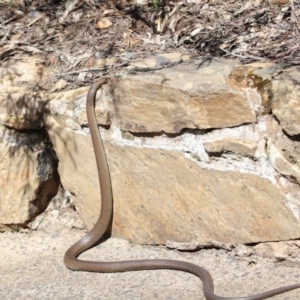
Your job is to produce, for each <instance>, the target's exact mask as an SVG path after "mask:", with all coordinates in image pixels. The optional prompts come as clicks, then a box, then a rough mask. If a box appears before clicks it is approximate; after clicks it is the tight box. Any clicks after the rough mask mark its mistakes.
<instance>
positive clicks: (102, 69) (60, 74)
mask: <svg viewBox="0 0 300 300" xmlns="http://www.w3.org/2000/svg"><path fill="white" fill-rule="evenodd" d="M126 65H128V63H127V62H126V63H122V64H119V65H112V66H105V67H100V68H86V69H81V70H76V71H70V72H65V73H56V74H51V75H49V76H50V77H53V76H64V75H73V74H78V73H82V72H91V71H104V70H106V69H108V68H109V67H111V68H114V67H123V66H126Z"/></svg>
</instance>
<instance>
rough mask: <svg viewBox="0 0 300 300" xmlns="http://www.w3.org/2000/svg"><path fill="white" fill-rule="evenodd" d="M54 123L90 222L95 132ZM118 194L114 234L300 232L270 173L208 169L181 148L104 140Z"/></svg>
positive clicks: (160, 240)
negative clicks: (92, 136) (267, 175)
mask: <svg viewBox="0 0 300 300" xmlns="http://www.w3.org/2000/svg"><path fill="white" fill-rule="evenodd" d="M48 123H49V124H51V123H52V124H51V126H50V128H51V130H50V131H49V134H50V137H51V140H52V141H53V143H54V147H55V151H56V153H57V155H58V157H59V160H60V162H61V163H60V165H59V173H60V176H61V180H62V184H63V186H64V187H65V188H66V189H68V190H70V192H71V193H72V194H73V195H74V201H75V205H76V209H77V210H78V211H79V213H80V215H81V216H82V218H83V220H84V222H85V223H86V224H87V225H88V227H89V228H91V227H92V225H93V224H94V223H95V221H96V219H97V217H98V214H99V205H100V204H99V201H100V199H99V197H100V193H99V190H98V177H97V173H96V164H95V160H94V156H93V149H92V145H91V141H90V137H89V136H88V135H86V134H85V133H83V132H82V131H71V130H67V129H65V128H62V127H60V126H59V125H58V124H57V123H55V120H54V119H53V118H50V119H48ZM105 148H106V153H107V156H108V161H109V166H110V172H111V178H112V185H113V195H114V216H113V225H112V234H113V235H114V236H118V237H122V238H125V239H129V240H132V241H134V242H137V243H156V244H165V243H166V241H167V240H171V241H178V242H190V241H191V240H196V241H197V242H198V243H199V244H206V243H208V241H210V240H217V241H220V242H223V243H225V242H229V243H254V242H259V241H272V240H283V239H292V238H297V237H299V235H300V234H299V232H300V223H299V221H298V220H297V219H296V218H295V217H294V215H293V214H292V212H291V211H290V210H289V209H288V208H287V205H286V203H285V199H284V197H283V196H282V195H281V193H280V192H279V190H278V189H277V188H276V186H274V185H273V184H272V183H271V182H270V181H269V180H266V179H262V178H260V177H259V176H256V175H251V174H241V173H240V172H233V171H228V172H222V171H217V170H205V169H202V168H200V167H199V166H198V165H197V164H196V163H195V162H193V161H191V160H189V159H187V158H186V157H185V156H184V155H183V154H182V153H179V152H175V151H163V150H158V149H149V148H136V147H129V146H124V145H123V146H118V145H115V144H112V143H110V142H105Z"/></svg>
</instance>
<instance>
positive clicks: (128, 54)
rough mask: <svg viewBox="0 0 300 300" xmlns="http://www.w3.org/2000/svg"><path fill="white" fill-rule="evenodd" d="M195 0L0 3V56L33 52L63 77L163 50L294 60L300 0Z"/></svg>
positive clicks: (299, 53)
mask: <svg viewBox="0 0 300 300" xmlns="http://www.w3.org/2000/svg"><path fill="white" fill-rule="evenodd" d="M139 1H141V0H139ZM192 1H193V0H192ZM194 1H195V3H190V2H191V0H184V1H177V2H176V1H171V0H170V1H167V0H151V1H150V2H149V0H148V2H147V3H146V4H144V5H138V4H136V3H132V2H129V1H128V0H120V1H117V0H115V1H114V0H107V1H104V0H66V1H63V0H34V1H30V0H2V1H1V2H0V59H1V62H2V63H3V62H5V60H7V59H8V58H9V57H11V56H18V55H22V54H23V53H29V54H39V55H41V56H44V58H45V64H51V65H54V66H55V67H56V68H57V74H58V76H59V74H63V78H64V79H65V80H66V81H69V82H70V81H73V82H74V76H75V78H76V76H78V74H80V73H82V72H85V73H86V72H88V71H89V72H90V74H89V73H87V74H86V75H85V76H84V78H85V81H86V80H89V79H90V80H92V79H93V74H94V72H98V74H99V71H100V73H101V74H100V75H103V74H108V75H111V74H113V73H115V72H116V71H117V70H118V69H120V68H121V67H123V66H124V65H127V64H128V63H130V61H137V60H140V59H143V58H145V57H149V56H152V55H155V54H159V53H169V52H180V53H182V54H189V55H192V57H199V56H206V57H207V56H211V57H212V56H214V57H226V58H235V59H238V60H240V61H241V62H242V63H250V62H253V61H272V62H279V63H284V64H286V65H297V64H299V62H300V50H299V34H300V0H290V1H289V0H244V1H242V0H240V1H235V0H231V1H221V0H214V1H213V0H194ZM139 3H140V2H139ZM103 20H104V21H105V22H103ZM106 20H109V22H111V23H109V22H108V23H107V22H106ZM100 28H101V29H100ZM112 58H115V61H114V64H108V65H106V64H103V63H101V67H98V66H99V63H97V61H98V60H99V59H101V60H102V61H103V59H107V60H111V59H112ZM61 77H62V76H61ZM57 79H59V78H57ZM81 82H82V83H81V84H85V83H84V81H82V74H81ZM79 84H80V83H79Z"/></svg>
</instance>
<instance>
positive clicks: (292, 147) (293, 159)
mask: <svg viewBox="0 0 300 300" xmlns="http://www.w3.org/2000/svg"><path fill="white" fill-rule="evenodd" d="M267 152H268V158H269V160H270V162H271V163H272V165H273V167H274V168H275V169H276V170H277V171H278V172H280V173H281V174H283V175H285V176H287V177H292V178H291V179H292V180H293V179H295V180H296V181H297V182H298V183H300V143H299V142H296V141H291V140H290V139H289V138H288V137H286V136H285V135H281V136H278V137H277V138H276V140H275V139H270V140H269V141H268V150H267Z"/></svg>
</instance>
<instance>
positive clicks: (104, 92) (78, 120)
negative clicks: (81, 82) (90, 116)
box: [47, 85, 113, 129]
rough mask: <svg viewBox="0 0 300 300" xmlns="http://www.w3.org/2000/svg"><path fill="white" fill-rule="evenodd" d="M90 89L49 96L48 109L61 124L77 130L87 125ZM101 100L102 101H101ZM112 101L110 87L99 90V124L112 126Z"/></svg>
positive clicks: (97, 102) (97, 115)
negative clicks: (87, 104) (87, 98)
mask: <svg viewBox="0 0 300 300" xmlns="http://www.w3.org/2000/svg"><path fill="white" fill-rule="evenodd" d="M88 89H89V87H83V88H79V89H75V90H70V91H66V92H59V93H52V94H49V101H48V105H47V109H49V112H50V113H51V114H52V115H54V116H55V118H56V120H57V121H58V122H60V123H61V124H67V125H68V126H69V127H70V128H73V129H76V128H80V126H84V125H86V124H87V117H86V96H87V92H88ZM100 99H101V101H99V100H100ZM112 110H113V107H112V100H111V96H110V93H109V86H108V85H105V86H103V87H102V88H101V89H99V91H98V93H97V96H96V117H97V120H98V122H99V124H102V125H110V124H111V113H112Z"/></svg>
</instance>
